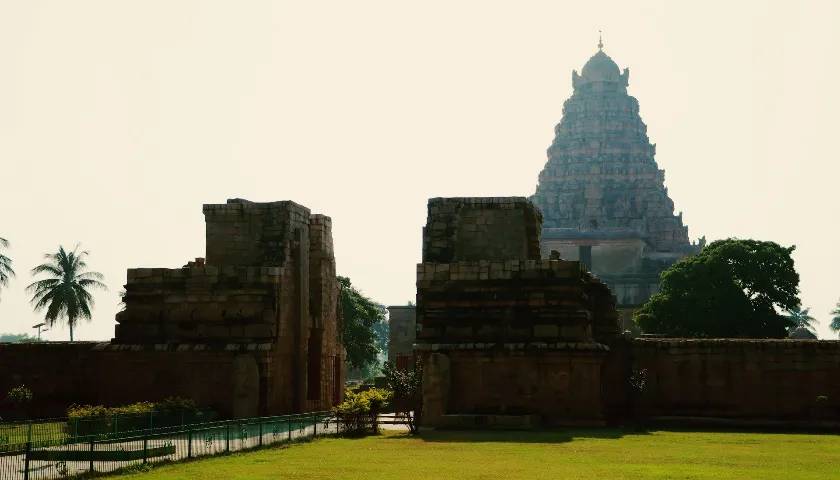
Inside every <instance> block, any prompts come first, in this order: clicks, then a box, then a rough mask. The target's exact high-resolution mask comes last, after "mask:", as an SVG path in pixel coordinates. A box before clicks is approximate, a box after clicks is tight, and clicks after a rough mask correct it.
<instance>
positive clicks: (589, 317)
mask: <svg viewBox="0 0 840 480" xmlns="http://www.w3.org/2000/svg"><path fill="white" fill-rule="evenodd" d="M541 223H542V218H541V215H540V213H539V210H537V208H536V207H535V206H534V205H533V204H531V202H529V201H528V200H526V199H524V198H520V197H513V198H434V199H431V200H430V201H429V205H428V217H427V222H426V226H425V228H424V230H423V263H421V264H419V265H418V266H417V324H418V328H419V332H418V334H417V339H416V343H415V345H414V353H415V355H417V356H418V357H419V359H420V360H421V361H422V364H423V409H424V411H423V417H422V422H423V423H424V424H425V425H427V426H436V427H457V426H460V427H470V426H520V427H521V426H527V425H535V424H542V425H561V424H601V423H603V422H614V421H622V420H623V419H625V418H627V416H628V415H630V414H631V411H630V409H631V408H632V409H635V410H636V412H637V413H639V414H642V415H645V416H651V417H668V418H675V417H692V418H696V417H714V418H718V419H720V418H727V419H734V420H739V421H767V420H771V421H772V422H776V424H778V422H792V424H802V423H803V422H805V423H808V422H811V423H813V422H815V421H818V422H821V421H827V420H830V421H835V422H836V421H840V381H838V378H840V342H838V341H816V340H810V341H809V340H806V341H802V340H744V339H691V340H687V339H649V338H644V339H633V338H631V337H629V336H626V335H624V334H622V333H621V328H620V320H619V317H618V312H617V310H616V306H615V299H614V297H613V295H612V293H611V292H610V290H609V289H608V288H607V286H606V285H605V284H604V283H602V282H601V281H600V280H598V278H597V277H595V276H593V275H592V274H591V273H589V272H588V271H587V269H586V268H585V266H584V264H582V263H581V262H580V261H578V260H574V261H567V260H559V259H540V252H539V244H540V226H541ZM641 370H645V371H646V372H647V385H646V387H645V389H644V391H642V392H641V393H634V391H633V390H632V389H631V386H630V383H629V381H628V379H629V378H630V376H631V375H632V374H633V372H634V371H641ZM797 422H798V423H797Z"/></svg>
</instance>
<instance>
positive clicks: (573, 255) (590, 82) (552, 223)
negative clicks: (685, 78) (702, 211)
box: [531, 42, 704, 326]
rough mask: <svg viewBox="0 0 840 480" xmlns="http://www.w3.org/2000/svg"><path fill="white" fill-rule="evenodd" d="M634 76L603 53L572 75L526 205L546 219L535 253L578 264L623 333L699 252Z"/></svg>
mask: <svg viewBox="0 0 840 480" xmlns="http://www.w3.org/2000/svg"><path fill="white" fill-rule="evenodd" d="M629 78H630V72H629V70H628V69H626V68H625V69H624V71H621V70H620V69H619V68H618V65H616V63H615V62H614V61H613V60H612V59H611V58H610V57H609V56H608V55H607V54H606V53H604V51H603V43H601V42H599V44H598V52H597V53H595V55H593V56H592V58H590V59H589V61H588V62H586V65H584V66H583V70H581V73H580V74H578V72H577V71H573V72H572V85H573V87H574V93H573V94H572V96H571V97H570V98H569V99H568V100H566V102H565V104H564V105H563V117H562V119H561V120H560V123H559V124H558V125H557V126H556V127H555V138H554V141H553V142H552V144H551V146H550V147H549V148H548V162H547V163H546V165H545V168H543V170H542V172H540V175H539V182H538V184H537V189H536V193H535V194H534V195H533V196H532V197H531V200H532V201H533V202H534V204H535V205H537V206H538V207H539V208H540V210H541V211H542V214H543V237H542V242H541V243H542V244H541V251H542V255H543V256H544V257H548V256H550V255H551V252H552V251H556V252H557V253H559V254H560V257H561V258H563V259H569V260H579V261H581V262H582V263H584V264H586V265H587V266H588V268H589V269H590V270H591V271H592V272H593V273H595V274H596V275H598V276H599V277H600V278H601V279H602V280H604V281H605V282H606V283H607V284H608V285H609V286H610V288H611V290H612V291H613V293H614V294H615V295H616V298H617V301H618V305H619V309H620V310H621V311H622V317H623V318H624V319H625V325H626V326H630V324H629V319H630V316H631V314H632V311H633V310H634V309H635V308H637V307H638V306H640V305H641V304H642V303H644V302H645V301H646V300H647V299H648V298H649V297H650V295H652V294H653V293H655V292H656V291H657V289H658V284H659V274H660V272H661V271H662V270H664V269H665V268H667V267H668V266H669V265H670V264H672V263H673V262H675V261H676V260H678V259H679V258H682V257H684V256H686V255H689V254H692V253H695V252H697V251H698V250H699V249H700V248H701V247H702V244H703V242H704V240H702V239H701V240H700V242H699V243H697V244H692V243H691V242H690V241H689V238H688V227H687V226H685V225H684V224H683V221H682V213H680V214H679V215H674V202H673V201H672V200H671V198H670V197H669V196H668V189H667V188H666V187H665V185H664V181H665V172H664V170H660V169H659V167H658V165H657V164H656V160H655V159H654V155H655V152H656V145H653V144H651V143H650V141H649V139H648V136H647V126H646V125H645V124H644V122H643V121H642V119H641V117H640V116H639V102H638V101H637V100H636V99H635V98H634V97H632V96H630V95H628V94H627V86H628V80H629Z"/></svg>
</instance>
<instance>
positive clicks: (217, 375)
mask: <svg viewBox="0 0 840 480" xmlns="http://www.w3.org/2000/svg"><path fill="white" fill-rule="evenodd" d="M270 347H271V346H270V345H269V344H252V345H244V344H238V345H237V344H232V345H225V346H213V345H206V344H189V345H186V344H182V345H115V344H110V343H96V342H81V343H30V344H0V358H1V359H2V362H3V371H4V374H3V375H0V391H3V392H7V391H9V389H10V388H12V387H14V386H17V385H20V384H25V385H27V386H28V387H29V388H30V389H31V390H32V392H33V402H32V405H31V409H30V411H29V412H28V413H29V415H30V416H33V417H57V416H63V415H65V412H66V409H67V407H68V406H70V405H71V404H74V403H75V404H92V405H123V404H127V403H133V402H137V401H156V400H162V399H164V398H166V397H169V396H181V397H185V398H191V399H193V400H195V401H196V403H197V404H198V405H200V406H202V407H209V408H212V409H214V410H215V411H217V412H219V414H221V415H223V416H238V417H244V416H253V415H257V414H258V413H259V407H260V406H259V398H258V385H259V373H258V371H259V367H258V365H259V364H260V363H261V362H265V361H267V359H268V357H269V356H270ZM6 372H7V373H6ZM5 407H6V408H8V407H9V405H5ZM0 416H6V415H4V412H0Z"/></svg>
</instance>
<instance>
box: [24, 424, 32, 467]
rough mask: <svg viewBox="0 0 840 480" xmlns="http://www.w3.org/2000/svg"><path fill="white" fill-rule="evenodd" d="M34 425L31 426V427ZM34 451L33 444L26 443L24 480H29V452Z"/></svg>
mask: <svg viewBox="0 0 840 480" xmlns="http://www.w3.org/2000/svg"><path fill="white" fill-rule="evenodd" d="M31 426H32V425H31V424H30V427H31ZM30 450H32V442H26V453H24V456H23V480H29V451H30Z"/></svg>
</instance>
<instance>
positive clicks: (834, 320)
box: [829, 302, 840, 333]
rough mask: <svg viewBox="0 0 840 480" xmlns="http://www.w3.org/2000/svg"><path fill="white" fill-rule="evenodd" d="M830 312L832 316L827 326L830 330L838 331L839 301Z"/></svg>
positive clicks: (839, 318)
mask: <svg viewBox="0 0 840 480" xmlns="http://www.w3.org/2000/svg"><path fill="white" fill-rule="evenodd" d="M831 314H832V315H834V316H833V317H832V318H831V324H829V327H830V328H831V330H833V331H835V332H838V333H840V302H837V306H836V307H835V308H834V310H832V311H831Z"/></svg>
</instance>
